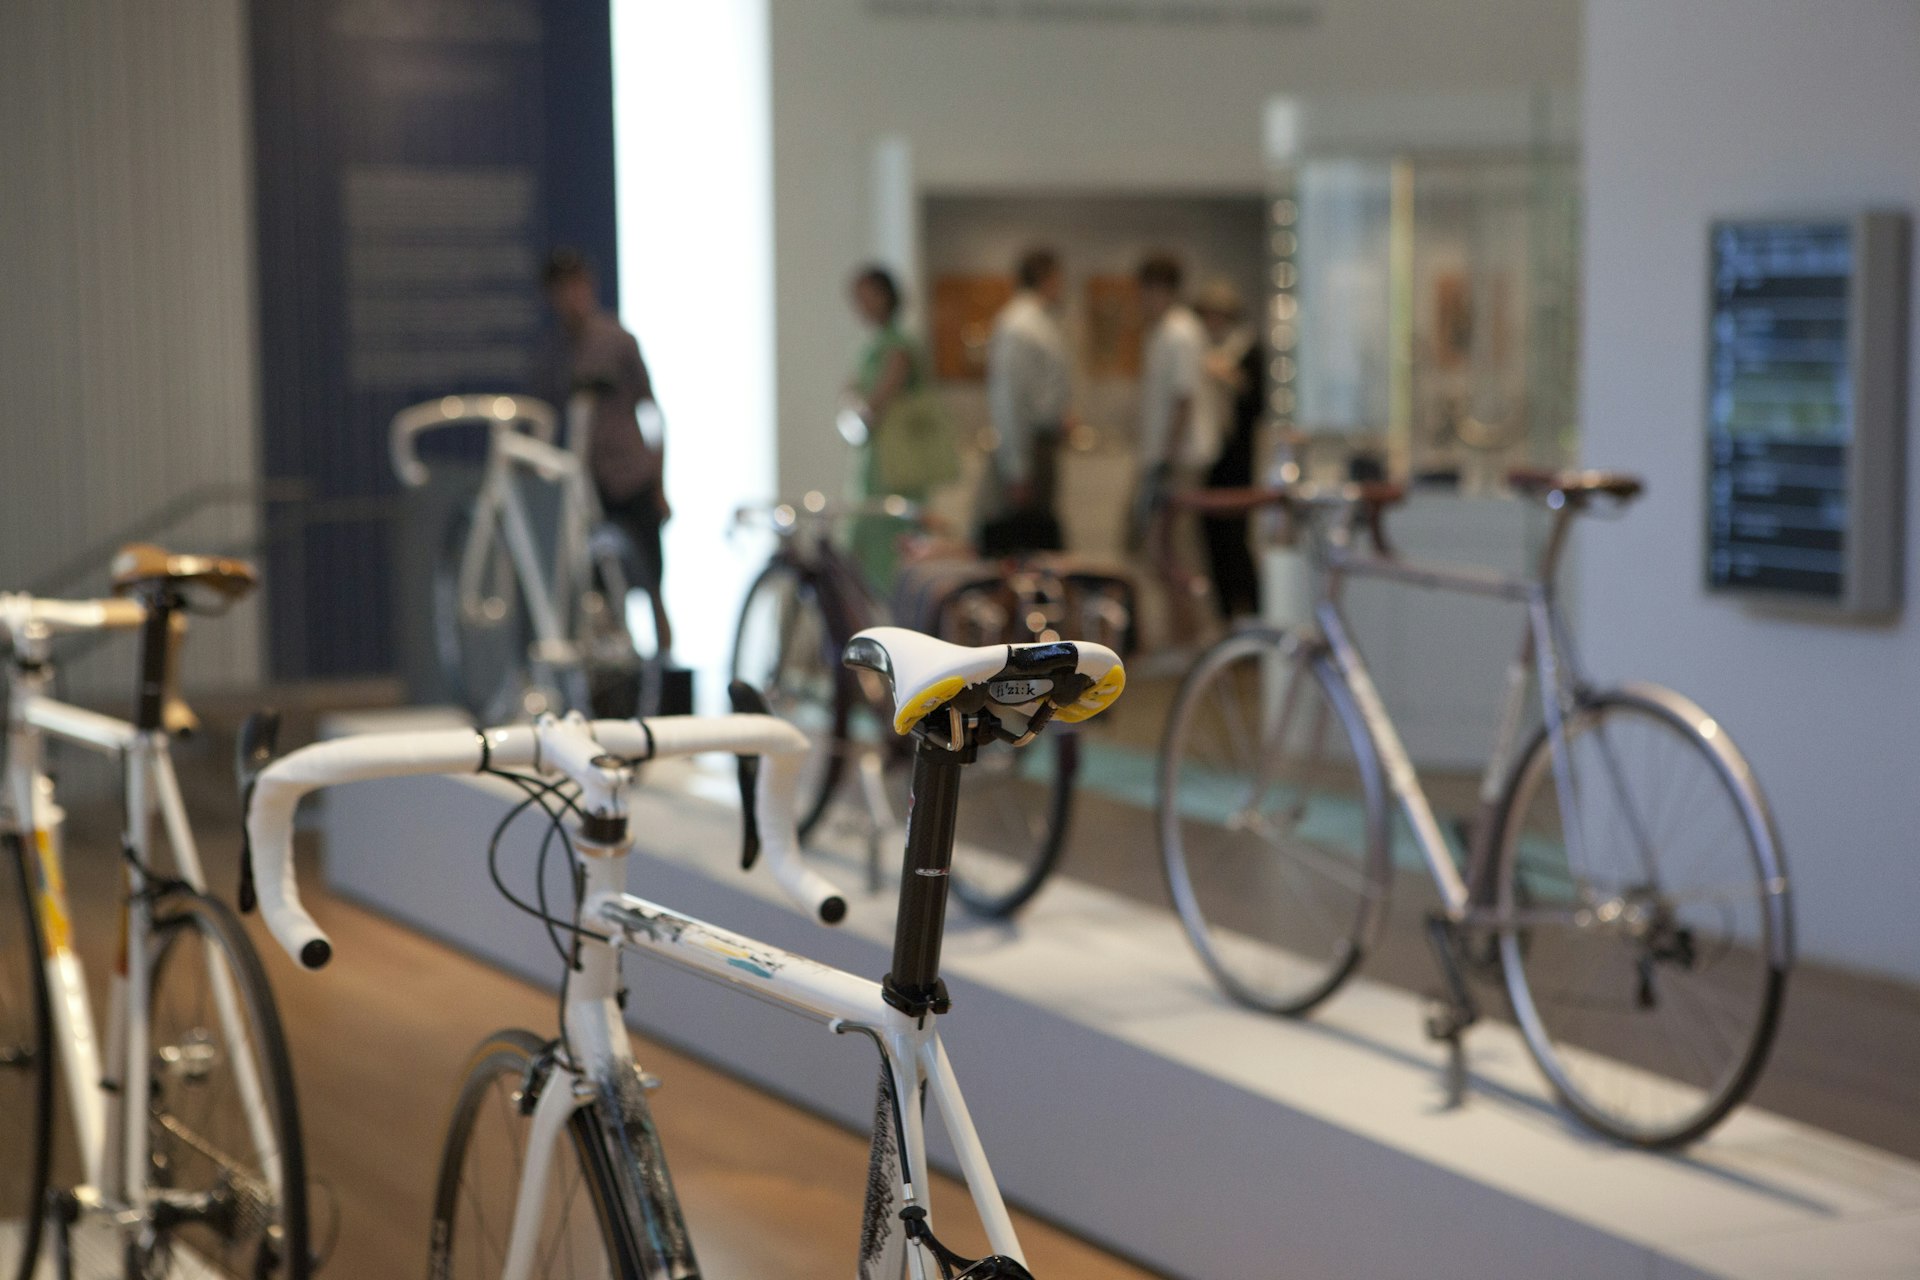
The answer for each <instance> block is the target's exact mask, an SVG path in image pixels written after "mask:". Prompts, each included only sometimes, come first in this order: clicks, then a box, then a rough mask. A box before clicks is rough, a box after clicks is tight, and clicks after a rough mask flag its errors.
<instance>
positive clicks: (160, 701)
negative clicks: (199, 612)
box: [133, 586, 179, 732]
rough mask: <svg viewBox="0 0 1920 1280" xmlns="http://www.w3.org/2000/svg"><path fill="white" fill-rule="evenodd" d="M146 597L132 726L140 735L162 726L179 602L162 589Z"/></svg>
mask: <svg viewBox="0 0 1920 1280" xmlns="http://www.w3.org/2000/svg"><path fill="white" fill-rule="evenodd" d="M146 596H147V618H146V621H145V622H143V623H141V624H140V697H139V700H138V703H137V704H136V707H135V710H134V717H133V723H134V727H135V728H138V729H140V730H142V731H143V732H152V731H154V730H156V729H160V728H162V727H164V725H165V723H166V707H167V659H168V651H169V650H170V649H171V648H172V646H173V615H174V612H175V611H176V610H177V609H178V607H179V602H178V601H177V600H176V599H175V598H174V596H173V593H172V592H171V591H169V590H167V589H166V588H165V587H164V586H161V587H156V588H154V589H153V590H151V591H148V592H147V593H146Z"/></svg>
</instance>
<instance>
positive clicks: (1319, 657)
mask: <svg viewBox="0 0 1920 1280" xmlns="http://www.w3.org/2000/svg"><path fill="white" fill-rule="evenodd" d="M1509 483H1510V484H1511V485H1512V486H1513V488H1514V489H1516V490H1517V491H1518V492H1520V493H1522V494H1523V495H1526V496H1528V497H1531V498H1534V499H1536V500H1538V501H1540V502H1541V503H1543V504H1544V505H1545V506H1546V508H1547V509H1548V510H1549V512H1551V513H1552V519H1551V524H1550V532H1549V534H1548V536H1547V539H1546V541H1545V544H1544V546H1543V549H1542V551H1541V554H1540V558H1539V562H1538V565H1537V568H1536V571H1535V572H1534V573H1533V574H1532V575H1531V576H1522V577H1510V576H1503V575H1500V574H1496V573H1493V572H1490V571H1486V570H1480V569H1475V568H1470V567H1465V566H1452V565H1433V564H1420V563H1416V562H1413V561H1409V560H1404V559H1401V558H1399V557H1398V556H1396V555H1394V554H1393V553H1392V551H1391V549H1390V548H1389V546H1388V544H1387V542H1386V539H1385V537H1384V535H1383V533H1382V520H1383V517H1384V513H1385V512H1386V510H1387V509H1388V508H1389V507H1391V506H1392V505H1393V504H1394V503H1396V502H1398V501H1399V500H1400V499H1401V498H1402V497H1403V496H1404V491H1403V490H1402V489H1401V488H1399V487H1398V486H1392V485H1381V484H1369V485H1343V486H1336V487H1331V488H1326V487H1315V486H1311V485H1305V484H1299V483H1293V484H1288V485H1285V486H1283V487H1280V488H1277V489H1270V490H1244V491H1237V492H1233V493H1225V494H1217V495H1214V496H1211V497H1201V498H1196V499H1194V502H1195V504H1196V505H1222V504H1225V505H1238V506H1240V507H1242V508H1250V507H1253V506H1258V505H1274V506H1279V507H1281V508H1283V509H1284V510H1285V511H1286V512H1288V513H1289V514H1290V515H1291V517H1292V518H1293V519H1294V520H1295V521H1296V522H1297V523H1298V525H1299V526H1300V528H1301V530H1302V532H1303V534H1304V535H1305V538H1304V540H1305V544H1306V546H1307V547H1308V548H1309V549H1310V552H1311V556H1312V563H1313V568H1314V572H1315V574H1316V579H1317V580H1316V591H1315V605H1314V619H1315V623H1314V625H1312V626H1307V627H1301V628H1298V629H1293V630H1286V631H1281V630H1272V629H1259V630H1250V631H1243V632H1237V633H1235V634H1232V635H1230V636H1228V637H1227V638H1226V639H1224V640H1222V641H1220V642H1219V643H1218V644H1216V645H1214V646H1213V648H1212V649H1210V650H1209V651H1208V652H1206V653H1205V654H1204V655H1203V656H1202V657H1201V658H1200V660H1199V662H1198V663H1197V664H1196V665H1195V666H1194V668H1193V669H1192V671H1190V672H1189V673H1188V675H1187V677H1186V679H1185V682H1184V683H1183V685H1182V687H1181V690H1180V693H1179V695H1178V698H1177V700H1176V702H1175V705H1174V709H1173V713H1172V716H1171V717H1170V719H1169V722H1168V725H1167V729H1166V734H1165V737H1164V739H1163V741H1162V744H1161V749H1160V761H1159V793H1158V795H1159V799H1158V808H1159V814H1158V817H1159V828H1160V845H1161V851H1162V856H1163V859H1164V861H1165V865H1166V873H1167V880H1168V884H1169V886H1170V887H1171V889H1172V892H1173V898H1174V902H1175V904H1176V905H1177V907H1178V909H1179V912H1180V917H1181V919H1182V921H1184V923H1185V925H1186V929H1187V933H1188V935H1189V937H1190V938H1191V939H1192V942H1193V945H1194V947H1195V948H1196V949H1197V950H1198V951H1199V953H1200V957H1201V959H1202V960H1203V961H1204V962H1205V963H1206V965H1207V967H1208V968H1209V969H1210V970H1211V971H1212V973H1213V975H1214V977H1215V978H1216V979H1217V980H1218V981H1219V983H1220V985H1221V986H1222V987H1223V988H1225V990H1226V991H1227V992H1228V993H1229V994H1230V995H1231V996H1232V997H1233V998H1234V999H1236V1000H1238V1001H1240V1002H1242V1003H1245V1004H1248V1005H1251V1006H1253V1007H1254V1008H1257V1009H1263V1010H1267V1011H1270V1012H1273V1013H1280V1014H1291V1015H1298V1014H1304V1013H1306V1012H1308V1011H1309V1010H1311V1009H1312V1008H1314V1007H1315V1006H1316V1005H1318V1004H1319V1003H1320V1002H1321V1001H1323V1000H1325V999H1326V998H1327V997H1329V996H1330V995H1332V994H1333V993H1334V991H1336V990H1337V989H1338V988H1339V986H1340V984H1341V983H1342V982H1343V981H1345V980H1346V978H1347V977H1348V976H1349V975H1351V974H1352V973H1353V972H1354V971H1355V970H1356V969H1357V968H1358V967H1359V965H1360V963H1361V960H1362V959H1363V958H1364V957H1365V955H1366V953H1367V951H1368V949H1369V947H1370V946H1371V945H1372V944H1373V943H1374V941H1375V940H1376V937H1377V935H1378V933H1379V931H1380V927H1381V925H1382V923H1383V922H1384V920H1385V918H1386V905H1387V894H1388V887H1389V884H1390V882H1391V879H1392V874H1393V870H1394V866H1393V858H1392V851H1393V850H1392V846H1393V840H1392V835H1391V833H1392V826H1391V814H1390V812H1389V807H1390V804H1392V803H1397V804H1398V806H1399V809H1400V811H1401V813H1402V815H1403V816H1404V818H1405V822H1406V825H1407V826H1408V827H1409V828H1410V829H1411V832H1412V836H1413V843H1414V845H1415V846H1416V847H1417V849H1418V852H1419V856H1420V858H1421V860H1422V861H1423V862H1424V863H1425V866H1426V868H1427V870H1428V872H1429V873H1430V875H1431V876H1432V880H1433V887H1434V891H1435V900H1434V902H1433V905H1432V910H1431V913H1430V914H1429V916H1428V937H1429V941H1430V943H1431V945H1432V949H1433V951H1434V954H1435V957H1436V959H1437V961H1438V965H1439V970H1440V974H1441V977H1442V979H1443V988H1444V994H1443V995H1442V997H1441V998H1440V1000H1439V1002H1438V1003H1437V1006H1436V1008H1435V1011H1434V1012H1433V1013H1432V1014H1431V1016H1430V1017H1429V1021H1428V1031H1429V1034H1431V1035H1432V1036H1433V1037H1434V1038H1436V1039H1438V1040H1442V1041H1444V1042H1445V1043H1446V1044H1447V1045H1448V1046H1449V1049H1450V1053H1449V1057H1448V1063H1449V1070H1448V1081H1449V1088H1450V1093H1451V1095H1452V1097H1453V1099H1454V1100H1455V1101H1458V1100H1459V1098H1460V1096H1461V1095H1462V1093H1463V1091H1464V1089H1465V1083H1466V1072H1465V1064H1464V1058H1463V1056H1462V1052H1461V1037H1462V1035H1463V1033H1464V1032H1465V1031H1466V1030H1467V1028H1468V1027H1469V1026H1471V1025H1472V1024H1473V1023H1474V1022H1475V1021H1476V1019H1477V1017H1478V1016H1479V1010H1478V1008H1477V1006H1476V1003H1475V1000H1474V996H1473V991H1472V988H1471V985H1470V982H1469V979H1470V978H1473V977H1476V976H1484V977H1486V978H1488V979H1491V980H1494V981H1497V982H1498V983H1499V984H1500V985H1502V986H1504V988H1505V991H1506V995H1507V998H1508V1002H1509V1004H1510V1006H1511V1011H1512V1015H1513V1018H1514V1021H1515V1022H1517V1023H1518V1025H1519V1028H1520V1030H1521V1032H1522V1033H1523V1035H1524V1037H1525V1039H1526V1043H1527V1046H1528V1048H1529V1049H1530V1050H1531V1052H1532V1054H1533V1056H1534V1058H1535V1060H1536V1061H1537V1062H1538V1063H1539V1065H1540V1067H1541V1069H1542V1070H1543V1071H1544V1072H1545V1074H1546V1076H1547V1078H1548V1079H1549V1081H1551V1083H1552V1085H1553V1087H1554V1089H1555V1090H1556V1091H1557V1092H1558V1094H1559V1096H1560V1098H1561V1099H1562V1100H1563V1101H1564V1103H1565V1104H1566V1106H1567V1107H1568V1108H1569V1109H1571V1110H1572V1111H1573V1112H1574V1113H1575V1114H1576V1115H1577V1116H1578V1117H1579V1118H1580V1119H1581V1120H1583V1121H1584V1122H1586V1123H1587V1124H1589V1125H1591V1126H1593V1127H1594V1128H1595V1129H1598V1130H1600V1131H1601V1132H1603V1133H1606V1134H1609V1135H1611V1136H1613V1137H1615V1138H1617V1139H1620V1140H1623V1141H1626V1142H1630V1143H1634V1144H1637V1145H1642V1146H1650V1147H1663V1146H1674V1145H1678V1144H1682V1143H1685V1142H1688V1141H1691V1140H1692V1139H1694V1138H1697V1137H1699V1136H1700V1135H1702V1134H1704V1133H1706V1132H1707V1131H1708V1130H1709V1129H1711V1128H1712V1127H1713V1126H1714V1125H1715V1124H1716V1123H1718V1122H1719V1121H1720V1120H1721V1119H1722V1118H1723V1117H1724V1116H1726V1114H1727V1113H1728V1112H1729V1111H1731V1110H1732V1109H1733V1108H1734V1107H1735V1106H1736V1105H1737V1104H1738V1103H1739V1102H1740V1101H1741V1100H1742V1099H1743V1098H1744V1097H1745V1096H1746V1095H1747V1093H1748V1092H1749V1091H1750V1090H1751V1089H1752V1087H1753V1085H1754V1082H1755V1080H1756V1079H1757V1078H1758V1076H1759V1073H1760V1069H1761V1066H1762V1064H1763V1063H1764V1062H1765V1060H1766V1056H1767V1051H1768V1048H1769V1046H1770V1044H1771V1042H1772V1040H1773V1034H1774V1029H1775V1026H1776V1024H1777V1022H1778V1019H1779V1013H1780V1006H1781V1000H1782V997H1783V994H1784V992H1785V989H1786V981H1787V973H1788V970H1789V968H1790V967H1791V965H1792V958H1793V939H1792V927H1791V912H1790V901H1789V895H1788V886H1787V874H1786V870H1785V866H1784V864H1783V862H1782V859H1781V853H1780V849H1779V841H1778V838H1777V837H1776V835H1775V833H1774V827H1773V822H1772V819H1771V817H1770V816H1769V814H1768V811H1767V805H1766V801H1765V799H1764V797H1763V796H1762V795H1761V792H1760V787H1759V784H1758V783H1757V782H1756V781H1755V779H1754V776H1753V772H1752V770H1751V769H1750V768H1749V767H1748V766H1747V762H1746V760H1745V758H1744V757H1743V756H1742V755H1741V754H1740V752H1739V750H1738V749H1737V748H1736V747H1735V746H1734V745H1733V743H1732V742H1731V741H1730V740H1729V739H1728V736H1727V733H1726V731H1725V729H1724V728H1722V727H1721V726H1720V725H1719V723H1718V722H1717V721H1715V720H1714V719H1713V718H1712V717H1710V716H1709V715H1707V714H1706V713H1705V712H1704V711H1702V710H1701V709H1700V708H1699V707H1698V706H1696V705H1695V704H1694V703H1692V702H1691V701H1689V700H1688V699H1686V698H1685V697H1682V696H1681V695H1680V694H1677V693H1674V692H1672V691H1671V690H1667V689H1662V688H1657V687H1655V686H1652V685H1647V684H1627V685H1621V686H1619V687H1616V688H1605V689H1603V688H1596V687H1595V686H1594V685H1592V684H1590V683H1589V682H1588V681H1587V679H1586V678H1585V677H1584V676H1583V675H1582V673H1581V672H1580V669H1579V666H1578V663H1577V661H1576V658H1575V655H1574V652H1573V648H1572V645H1571V643H1570V640H1569V637H1568V634H1567V632H1566V628H1565V626H1564V624H1563V621H1562V619H1561V615H1560V611H1559V609H1558V607H1557V604H1556V601H1555V594H1554V578H1555V571H1556V569H1557V568H1558V565H1559V561H1560V557H1561V553H1562V551H1563V550H1564V548H1565V545H1566V538H1567V533H1568V531H1569V529H1570V527H1571V525H1572V522H1573V519H1574V517H1575V516H1577V515H1579V514H1581V513H1583V512H1587V511H1590V510H1592V509H1594V508H1595V507H1596V506H1598V505H1600V504H1603V503H1604V504H1610V505H1612V506H1621V505H1624V504H1625V503H1627V502H1628V501H1630V500H1631V499H1632V498H1634V497H1635V496H1636V495H1638V493H1639V492H1640V489H1641V485H1640V482H1639V481H1638V480H1637V479H1635V478H1633V477H1631V476H1625V475H1619V474H1609V473H1602V472H1563V473H1552V472H1534V471H1522V472H1515V473H1513V474H1512V475H1511V476H1510V477H1509ZM1367 531H1370V532H1371V534H1372V537H1371V542H1372V544H1373V549H1372V550H1371V551H1368V550H1367V549H1366V543H1367V541H1368V540H1369V539H1368V538H1367V537H1366V536H1365V533H1366V532H1367ZM1360 576H1366V577H1372V578H1382V579H1388V580H1391V581H1396V582H1401V583H1407V584H1410V585H1413V586H1419V587H1425V588H1429V589H1434V590H1440V591H1450V592H1463V593H1467V594H1471V595H1476V596H1482V597H1486V598H1489V599H1492V600H1505V601H1511V602H1516V603H1519V604H1522V605H1524V606H1525V608H1526V615H1527V624H1526V631H1525V635H1524V636H1523V638H1522V642H1521V645H1520V648H1519V652H1518V654H1517V656H1516V657H1515V659H1514V661H1513V664H1512V666H1511V668H1510V669H1509V674H1508V683H1507V692H1506V697H1505V705H1504V708H1503V710H1502V712H1501V716H1500V720H1499V722H1498V723H1499V730H1498V733H1497V736H1496V740H1495V744H1494V747H1493V751H1492V754H1491V756H1490V757H1489V759H1488V761H1487V764H1486V768H1485V771H1484V773H1483V775H1482V778H1481V783H1480V787H1479V792H1478V800H1477V807H1476V809H1475V812H1474V814H1473V816H1472V818H1471V820H1470V821H1467V822H1464V823H1462V824H1461V825H1460V827H1459V828H1458V830H1457V831H1455V832H1450V831H1449V830H1448V828H1447V827H1445V826H1443V824H1442V822H1441V821H1440V819H1439V818H1438V817H1437V816H1436V814H1435V812H1434V809H1433V806H1432V804H1431V803H1430V802H1429V800H1428V797H1427V794H1426V792H1425V791H1424V789H1423V787H1422V785H1421V781H1420V778H1419V777H1418V776H1417V774H1416V773H1415V771H1414V767H1413V764H1412V762H1411V761H1410V760H1409V759H1408V756H1407V752H1406V749H1405V748H1404V747H1403V746H1402V744H1401V741H1400V738H1399V735H1398V734H1397V733H1396V732H1395V729H1394V725H1393V722H1392V720H1391V719H1390V718H1389V716H1388V714H1387V712H1386V709H1385V708H1384V706H1383V705H1382V703H1381V700H1380V696H1379V693H1378V692H1377V691H1376V689H1375V687H1374V683H1373V679H1372V677H1371V675H1370V674H1369V673H1368V670H1367V666H1366V663H1365V661H1364V660H1363V659H1362V657H1361V655H1360V650H1359V649H1358V647H1356V645H1355V643H1354V641H1353V638H1352V636H1351V635H1350V633H1349V627H1348V624H1347V620H1346V618H1345V616H1344V615H1343V613H1342V611H1341V589H1342V586H1343V584H1344V583H1345V582H1346V581H1347V580H1348V579H1349V578H1353V577H1360ZM1530 686H1537V689H1538V701H1539V708H1540V715H1539V723H1538V726H1537V727H1536V728H1534V729H1533V730H1532V732H1531V734H1530V736H1527V721H1528V714H1527V705H1528V692H1529V688H1530ZM1450 835H1453V836H1455V837H1456V838H1457V839H1458V842H1459V843H1460V844H1462V845H1464V848H1463V849H1458V850H1456V847H1455V843H1454V842H1452V841H1450V839H1449V837H1450Z"/></svg>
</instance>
